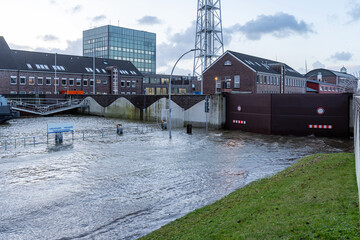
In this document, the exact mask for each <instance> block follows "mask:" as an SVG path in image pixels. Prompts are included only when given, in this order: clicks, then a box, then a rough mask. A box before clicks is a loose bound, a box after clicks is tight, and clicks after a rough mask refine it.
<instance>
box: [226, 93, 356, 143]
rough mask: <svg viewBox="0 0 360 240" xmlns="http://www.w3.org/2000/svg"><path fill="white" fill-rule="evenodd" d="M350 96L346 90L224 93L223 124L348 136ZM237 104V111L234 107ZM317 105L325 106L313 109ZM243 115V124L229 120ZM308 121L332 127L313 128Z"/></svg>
mask: <svg viewBox="0 0 360 240" xmlns="http://www.w3.org/2000/svg"><path fill="white" fill-rule="evenodd" d="M350 98H351V95H348V94H341V95H303V94H286V95H280V94H272V95H270V94H269V95H259V94H257V95H253V94H249V95H247V94H227V95H226V102H227V117H226V128H227V129H231V130H243V131H248V132H256V133H264V134H279V135H297V136H304V135H305V136H306V135H312V134H313V135H316V136H329V137H348V136H349V102H350ZM239 105H240V106H242V110H241V112H238V111H237V109H236V107H237V106H239ZM319 108H322V109H324V110H325V112H324V114H322V115H320V114H318V113H317V110H318V109H319ZM239 118H240V119H239ZM243 119H244V120H245V121H247V124H246V125H244V124H236V123H233V120H243ZM309 125H322V126H324V125H325V126H330V125H331V127H332V128H331V129H323V128H322V129H320V128H317V129H314V128H309Z"/></svg>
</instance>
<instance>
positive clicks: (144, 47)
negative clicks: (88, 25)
mask: <svg viewBox="0 0 360 240" xmlns="http://www.w3.org/2000/svg"><path fill="white" fill-rule="evenodd" d="M94 52H95V57H100V58H109V59H115V60H125V61H130V62H132V63H133V64H134V65H135V66H136V67H137V69H139V71H140V72H142V73H152V74H155V73H156V34H155V33H150V32H145V31H138V30H134V29H128V28H122V27H116V26H111V25H107V26H102V27H98V28H94V29H89V30H86V31H84V32H83V55H84V56H87V57H92V56H94Z"/></svg>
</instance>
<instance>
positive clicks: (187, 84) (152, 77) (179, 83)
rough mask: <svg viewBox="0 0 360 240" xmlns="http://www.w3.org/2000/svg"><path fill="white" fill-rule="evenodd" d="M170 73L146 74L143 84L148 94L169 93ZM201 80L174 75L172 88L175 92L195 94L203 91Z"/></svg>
mask: <svg viewBox="0 0 360 240" xmlns="http://www.w3.org/2000/svg"><path fill="white" fill-rule="evenodd" d="M169 80H170V75H166V74H144V78H143V84H144V90H145V94H147V95H167V94H169V90H168V89H169ZM200 88H201V82H200V81H198V80H197V77H192V76H178V75H175V76H174V75H173V76H172V81H171V89H172V93H173V94H194V93H199V92H200V91H201V89H200Z"/></svg>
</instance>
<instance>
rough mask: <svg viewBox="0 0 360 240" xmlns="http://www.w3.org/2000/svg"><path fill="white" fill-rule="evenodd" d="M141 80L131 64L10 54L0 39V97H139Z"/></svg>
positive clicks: (67, 56)
mask: <svg viewBox="0 0 360 240" xmlns="http://www.w3.org/2000/svg"><path fill="white" fill-rule="evenodd" d="M94 60H95V61H94ZM94 62H95V65H94ZM142 80H143V75H142V74H141V73H140V72H139V71H138V69H137V68H136V67H135V66H134V65H133V64H132V63H131V62H130V61H123V60H112V59H102V58H91V57H82V56H72V55H63V54H52V53H41V52H31V51H21V50H11V49H10V48H9V46H8V44H7V43H6V41H5V39H4V38H3V37H0V94H58V93H61V92H63V91H69V90H72V91H73V90H75V91H81V92H83V93H84V94H142V91H143V86H142Z"/></svg>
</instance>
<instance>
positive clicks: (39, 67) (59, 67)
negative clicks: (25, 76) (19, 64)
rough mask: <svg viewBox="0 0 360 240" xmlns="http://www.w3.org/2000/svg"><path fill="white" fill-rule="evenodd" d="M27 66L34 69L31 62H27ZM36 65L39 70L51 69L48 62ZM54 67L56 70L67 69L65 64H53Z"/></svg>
mask: <svg viewBox="0 0 360 240" xmlns="http://www.w3.org/2000/svg"><path fill="white" fill-rule="evenodd" d="M26 66H27V67H28V69H34V68H33V66H32V65H31V64H30V63H27V64H26ZM35 67H36V69H37V70H49V71H50V68H49V66H48V65H46V64H35ZM52 68H53V69H54V71H66V69H65V68H64V66H61V65H52Z"/></svg>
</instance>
